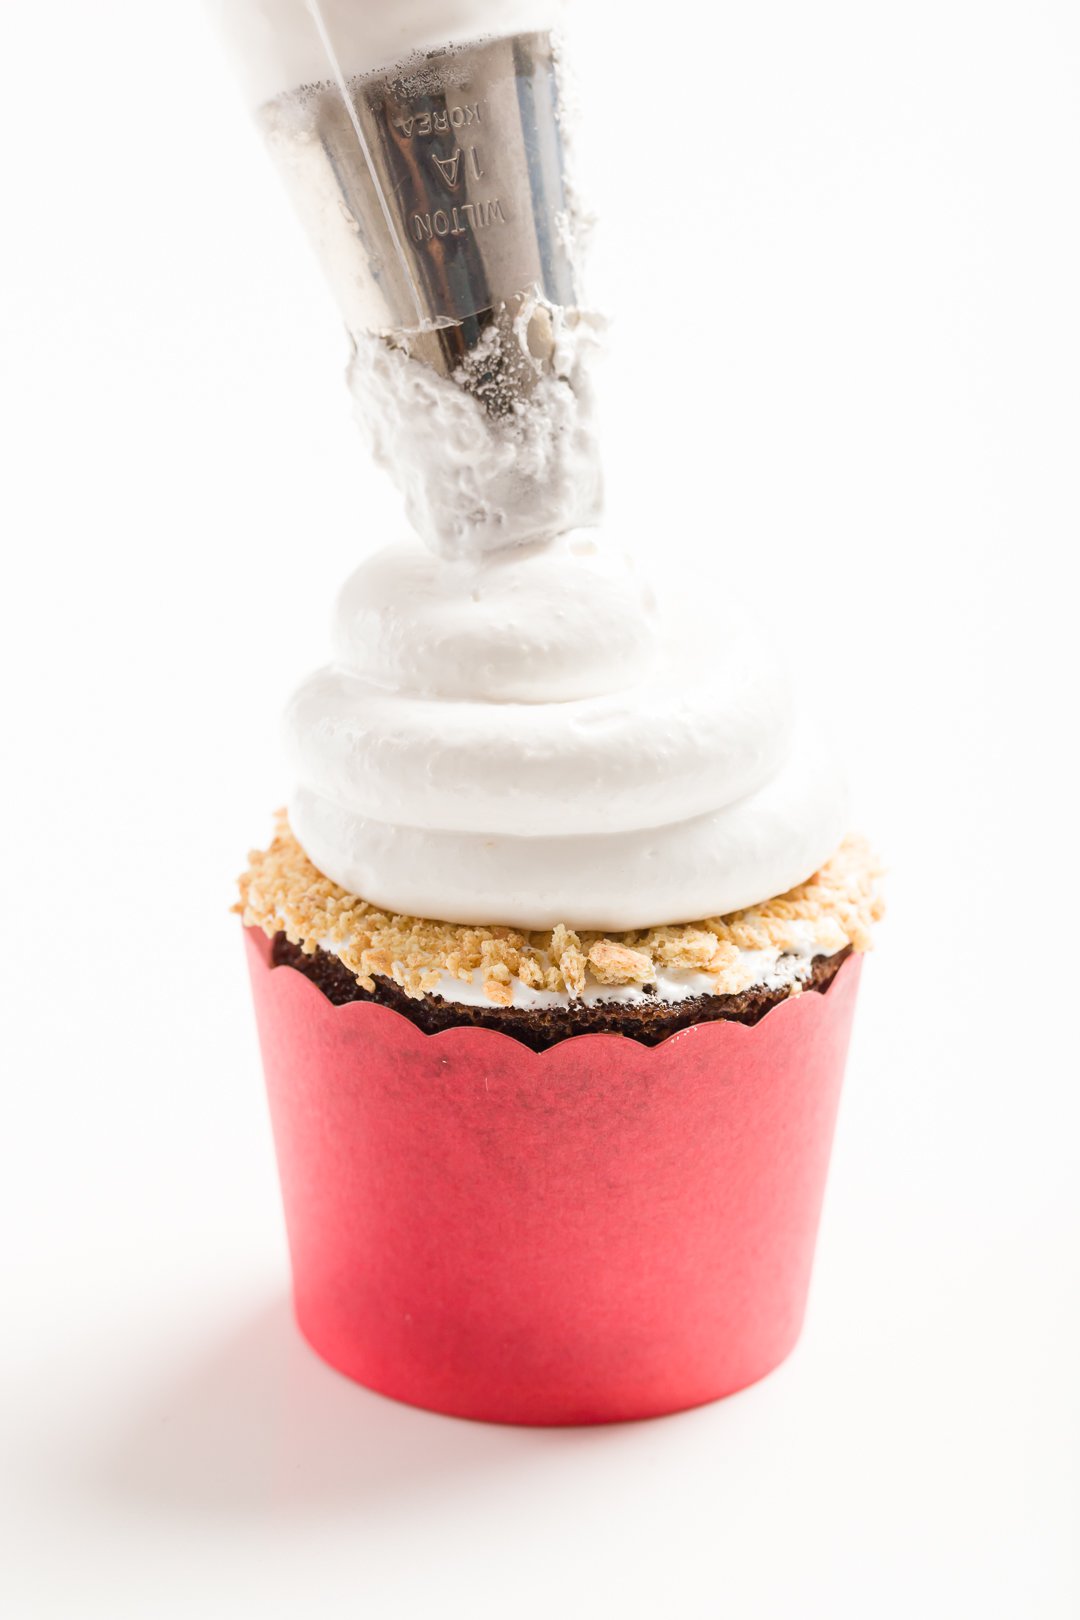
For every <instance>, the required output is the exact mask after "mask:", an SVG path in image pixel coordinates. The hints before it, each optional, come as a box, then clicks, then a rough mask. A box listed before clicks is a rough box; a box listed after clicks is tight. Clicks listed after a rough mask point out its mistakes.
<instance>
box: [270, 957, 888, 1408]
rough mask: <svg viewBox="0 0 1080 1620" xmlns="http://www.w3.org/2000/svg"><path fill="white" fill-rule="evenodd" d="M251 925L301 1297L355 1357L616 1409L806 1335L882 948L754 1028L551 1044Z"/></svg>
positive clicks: (303, 1322) (688, 1400) (427, 1402)
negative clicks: (870, 963) (814, 1266)
mask: <svg viewBox="0 0 1080 1620" xmlns="http://www.w3.org/2000/svg"><path fill="white" fill-rule="evenodd" d="M245 933H246V942H247V951H248V961H249V966H250V971H251V982H252V989H253V993H254V999H255V1011H256V1017H257V1022H258V1027H259V1037H260V1042H261V1045H262V1052H263V1061H264V1067H265V1071H266V1083H267V1090H268V1094H269V1101H270V1113H271V1118H272V1122H273V1130H274V1140H275V1144H276V1149H277V1157H278V1166H279V1170H280V1174H281V1184H282V1196H283V1200H284V1205H285V1219H286V1225H287V1228H288V1235H289V1247H290V1252H291V1256H292V1268H293V1285H294V1298H295V1308H296V1316H297V1321H298V1323H299V1325H300V1328H301V1330H302V1332H303V1333H304V1335H305V1337H306V1338H307V1339H308V1340H309V1342H310V1343H311V1345H312V1346H313V1347H314V1349H315V1350H316V1351H317V1352H318V1353H319V1355H320V1356H322V1357H323V1358H324V1359H325V1360H326V1361H328V1362H329V1363H330V1364H331V1365H332V1366H333V1367H335V1368H337V1369H338V1370H339V1371H340V1372H343V1373H345V1374H347V1375H348V1376H349V1377H350V1378H354V1379H356V1380H357V1381H358V1382H360V1383H362V1384H364V1385H366V1386H367V1387H369V1388H370V1389H373V1390H377V1391H379V1392H380V1393H382V1394H384V1395H390V1396H393V1397H394V1398H395V1399H397V1400H401V1401H407V1402H409V1403H411V1404H412V1405H415V1406H421V1407H427V1408H430V1409H432V1410H434V1411H438V1412H444V1413H448V1414H451V1415H454V1416H458V1417H468V1418H478V1419H484V1420H488V1421H492V1422H502V1423H531V1424H576V1423H607V1422H616V1421H620V1420H624V1419H630V1418H645V1417H655V1416H659V1415H661V1414H663V1413H668V1412H675V1411H679V1410H682V1409H684V1408H686V1407H691V1406H698V1405H701V1404H703V1403H704V1402H707V1401H712V1400H716V1399H718V1398H719V1397H721V1396H724V1395H728V1394H731V1393H733V1392H734V1391H735V1390H738V1389H742V1388H743V1387H744V1386H745V1385H747V1384H750V1383H753V1382H754V1381H755V1380H756V1379H759V1378H762V1377H763V1376H764V1375H765V1374H766V1373H768V1372H770V1371H771V1370H772V1369H773V1368H774V1367H775V1366H776V1365H777V1364H778V1363H779V1362H780V1361H782V1360H783V1359H784V1357H785V1356H786V1355H787V1354H788V1353H789V1351H790V1350H791V1349H792V1348H793V1346H794V1344H795V1342H796V1340H797V1338H798V1335H799V1331H800V1328H801V1326H802V1320H803V1313H804V1310H805V1305H806V1295H807V1289H808V1286H809V1280H810V1269H811V1263H812V1260H813V1251H814V1244H815V1239H816V1235H817V1226H818V1218H819V1214H820V1210H821V1201H822V1196H823V1193H824V1188H825V1178H826V1173H827V1170H828V1162H829V1153H830V1148H831V1143H832V1135H833V1127H834V1123H835V1119H836V1109H837V1103H838V1101H839V1095H840V1085H841V1079H842V1075H843V1067H844V1059H845V1056H846V1053H847V1046H848V1038H849V1034H850V1029H851V1020H852V1013H853V1011H854V1004H855V997H856V991H857V987H858V981H859V972H860V966H861V958H860V957H858V956H852V957H850V958H849V959H848V960H847V961H846V962H845V963H844V964H843V966H842V967H841V969H840V971H839V972H838V974H837V975H836V977H835V979H834V980H833V981H832V983H831V985H830V986H829V988H828V990H827V991H826V992H825V993H824V994H822V993H818V992H807V993H806V994H803V995H801V996H797V997H793V998H791V999H789V1000H787V1001H784V1002H781V1003H780V1004H779V1005H778V1006H777V1007H775V1008H774V1009H773V1010H772V1011H771V1012H769V1013H767V1014H766V1016H765V1017H764V1018H763V1019H762V1020H761V1021H760V1022H759V1023H757V1024H754V1025H749V1026H748V1025H744V1024H738V1023H726V1022H713V1023H704V1024H697V1025H694V1026H692V1027H691V1028H689V1029H686V1030H682V1031H680V1032H679V1033H678V1034H676V1035H672V1036H671V1037H669V1039H667V1040H666V1041H664V1042H663V1043H662V1044H661V1045H659V1046H655V1047H646V1046H643V1045H641V1044H639V1043H638V1042H636V1041H633V1040H630V1039H628V1038H627V1037H625V1036H622V1035H606V1034H605V1035H580V1036H575V1037H573V1038H572V1039H570V1040H566V1041H563V1042H560V1043H559V1044H558V1045H556V1046H554V1047H552V1048H551V1049H550V1050H548V1051H546V1052H539V1053H538V1052H533V1051H531V1050H529V1049H528V1048H526V1047H524V1046H522V1045H521V1044H520V1042H518V1041H515V1040H513V1039H512V1038H511V1037H510V1036H507V1035H503V1034H500V1033H497V1032H495V1031H492V1030H485V1029H476V1028H471V1027H467V1028H461V1029H453V1030H446V1031H443V1032H442V1033H440V1034H437V1035H425V1034H423V1033H422V1032H421V1031H420V1030H418V1029H417V1028H416V1026H415V1025H413V1024H412V1023H410V1022H409V1020H408V1019H407V1018H405V1017H403V1016H402V1015H401V1014H400V1013H398V1012H395V1011H393V1010H392V1009H391V1008H388V1007H382V1006H378V1005H376V1004H374V1003H371V1002H359V1001H358V1002H350V1003H348V1004H347V1005H345V1006H341V1007H335V1006H333V1005H332V1004H331V1003H330V1002H329V1001H328V1000H327V999H326V997H325V996H324V995H323V994H322V992H321V990H319V989H318V988H317V987H316V986H315V985H313V984H312V983H311V982H310V981H309V980H308V979H306V978H305V977H304V976H303V975H302V974H300V973H298V972H296V971H295V970H294V969H292V968H289V967H273V966H272V965H271V961H270V941H269V940H268V939H267V938H266V937H265V936H264V935H263V934H262V933H260V932H259V931H258V930H257V929H250V928H249V929H246V930H245Z"/></svg>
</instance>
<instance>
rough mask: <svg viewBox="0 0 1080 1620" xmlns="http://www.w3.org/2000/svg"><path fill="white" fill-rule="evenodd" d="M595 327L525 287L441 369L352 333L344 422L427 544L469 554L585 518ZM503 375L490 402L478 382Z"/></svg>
mask: <svg viewBox="0 0 1080 1620" xmlns="http://www.w3.org/2000/svg"><path fill="white" fill-rule="evenodd" d="M602 330H603V322H602V320H601V318H600V317H599V316H596V315H590V314H587V313H586V312H584V311H581V310H573V311H567V310H563V309H561V308H558V307H557V306H554V305H550V304H548V303H546V302H545V301H544V300H542V299H541V298H540V297H539V296H538V295H536V294H532V295H530V296H529V297H528V298H527V299H526V301H525V303H524V304H523V306H522V308H521V310H520V311H519V312H518V313H517V315H516V316H515V318H514V319H513V320H512V321H509V322H507V323H502V322H495V323H493V324H492V325H491V326H489V327H488V329H487V331H486V333H485V335H484V337H483V339H482V340H481V342H480V344H479V345H478V346H477V347H476V348H475V349H474V350H473V351H472V352H471V353H470V355H469V358H468V361H467V362H466V363H465V364H463V365H462V366H461V367H460V368H459V369H458V371H457V373H456V374H455V375H454V376H453V377H452V378H446V377H442V376H440V375H439V373H438V372H437V371H436V370H434V369H433V367H431V366H428V365H425V364H424V363H423V362H422V361H421V360H419V359H417V358H416V357H414V356H413V355H411V354H410V353H409V352H407V350H406V349H405V348H404V347H402V346H401V343H400V342H398V341H395V342H388V341H387V340H386V339H385V338H383V337H381V336H375V335H368V334H364V333H362V332H358V333H355V334H354V340H353V341H354V348H353V356H352V360H351V362H350V365H349V371H348V381H349V388H350V392H351V394H352V398H353V408H354V413H355V416H356V420H357V422H358V424H359V426H360V428H361V431H362V432H363V433H364V434H365V436H366V438H367V440H368V442H369V444H370V446H371V449H372V453H373V455H374V459H375V461H376V462H377V463H378V465H379V466H380V467H382V468H383V469H384V470H385V471H386V472H388V473H389V475H390V477H391V478H392V479H393V481H394V483H395V484H396V485H397V488H398V489H399V491H400V492H401V495H402V497H403V498H404V502H405V511H406V515H407V516H408V518H409V521H410V523H411V524H412V526H413V528H414V529H415V530H416V532H417V534H419V535H420V536H421V537H422V539H423V540H424V541H425V542H426V543H427V544H428V545H429V546H431V547H432V549H433V550H435V551H437V552H439V553H440V554H441V555H443V556H445V557H450V558H457V557H463V556H466V555H472V556H475V555H477V554H479V553H483V552H488V551H493V550H498V549H501V548H502V547H505V546H512V545H520V544H522V543H526V542H529V541H532V540H537V539H544V538H546V537H547V536H549V535H552V534H560V533H562V532H564V531H565V530H567V529H571V528H576V527H579V526H581V525H588V524H590V523H595V522H596V521H597V519H598V516H599V512H600V502H601V475H600V458H599V454H598V451H597V445H596V428H595V410H594V396H593V387H592V381H591V375H590V371H591V363H592V360H593V358H594V355H595V352H596V350H597V349H598V347H599V343H600V339H601V333H602ZM404 341H405V339H404V338H402V339H401V342H404ZM541 344H542V351H541V352H542V353H543V356H544V358H543V360H542V361H541V359H539V358H538V357H537V354H536V353H534V350H538V349H541ZM508 380H510V381H511V382H512V383H513V384H514V386H513V389H512V392H511V390H509V389H507V393H508V396H509V397H508V398H507V400H506V402H505V408H502V402H501V401H499V400H496V399H492V398H490V397H489V391H490V389H491V388H493V387H503V388H504V389H505V388H506V387H507V381H508ZM523 383H524V386H522V384H523Z"/></svg>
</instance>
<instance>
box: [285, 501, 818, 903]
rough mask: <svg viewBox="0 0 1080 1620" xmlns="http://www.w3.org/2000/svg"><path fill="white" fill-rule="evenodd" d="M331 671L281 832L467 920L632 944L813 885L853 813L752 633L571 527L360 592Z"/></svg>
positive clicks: (305, 720)
mask: <svg viewBox="0 0 1080 1620" xmlns="http://www.w3.org/2000/svg"><path fill="white" fill-rule="evenodd" d="M333 645H334V661H333V663H332V664H331V665H330V666H329V667H328V668H326V669H324V670H320V671H318V672H317V673H316V674H315V675H313V676H312V677H311V678H310V679H309V680H308V681H306V682H305V683H304V684H303V686H301V688H300V689H299V691H298V692H297V693H296V695H295V696H294V698H293V700H292V702H291V704H290V705H289V709H288V712H287V716H286V739H287V746H288V750H289V755H290V759H291V764H292V767H293V771H294V774H295V778H296V780H297V782H298V784H299V785H298V788H297V791H296V793H295V795H294V798H293V801H292V804H291V807H290V816H291V821H292V825H293V827H294V830H295V832H296V835H297V837H298V838H299V840H300V842H301V844H302V845H303V847H304V849H305V850H306V852H307V854H308V855H309V857H310V858H311V860H312V861H313V862H314V863H315V865H316V866H318V867H319V868H320V870H322V871H323V872H324V873H325V874H326V875H327V876H328V877H330V878H331V879H333V881H334V882H336V883H338V884H340V885H341V887H343V888H345V889H348V890H350V891H351V892H353V893H355V894H360V895H362V896H363V897H364V898H365V899H367V900H370V901H373V902H374V903H376V904H377V905H380V906H385V907H387V908H388V909H392V910H394V911H399V912H410V913H412V914H415V915H419V916H429V917H438V918H444V919H447V920H449V921H454V922H461V923H505V924H507V925H509V926H515V927H524V928H546V927H551V926H553V925H554V924H556V923H559V922H563V923H566V924H567V925H568V926H571V927H582V928H608V929H631V928H638V927H648V926H651V925H655V924H658V923H667V922H679V921H685V920H688V919H690V918H694V917H701V916H708V915H717V916H719V915H723V914H725V913H728V912H731V911H734V910H738V909H740V908H742V907H745V906H749V905H753V904H755V903H757V902H759V901H761V900H764V899H767V898H768V897H769V896H771V895H775V894H778V893H782V892H784V891H785V890H787V889H788V888H790V887H792V886H793V885H794V884H796V883H799V882H801V881H803V880H804V879H806V878H807V877H809V876H810V874H811V873H812V872H813V871H815V870H816V869H817V867H818V866H820V865H821V864H822V863H823V862H824V861H825V860H826V859H827V858H828V856H829V855H830V854H831V853H832V851H833V850H834V849H835V848H836V846H837V845H838V844H839V842H840V840H841V838H842V836H843V834H844V832H845V830H846V826H845V809H846V806H845V795H844V792H843V789H842V785H841V782H840V779H839V776H838V773H837V771H836V769H835V766H834V764H833V762H832V758H831V755H830V753H829V751H828V750H827V749H826V748H825V747H824V745H823V743H822V741H821V739H820V737H818V736H816V735H814V734H812V733H811V731H810V730H809V728H808V727H807V726H806V725H799V724H796V714H795V705H794V702H793V697H792V692H791V689H790V685H789V682H788V680H787V678H786V676H785V674H784V672H783V670H782V669H781V668H780V666H779V664H778V661H777V660H776V658H775V657H774V656H773V653H772V649H771V648H767V649H763V644H762V643H761V641H760V640H758V639H757V638H756V637H755V636H754V635H753V632H752V629H751V627H750V626H749V625H748V623H747V621H746V618H745V615H743V614H742V613H741V612H740V611H738V610H737V609H735V608H734V607H731V606H729V607H725V606H724V605H723V604H720V605H719V606H718V604H717V603H716V602H715V601H714V600H709V601H707V602H706V603H704V604H700V605H699V606H697V607H695V606H694V603H693V600H692V599H691V601H690V603H688V604H687V603H683V604H680V605H679V606H678V607H672V606H671V605H669V604H664V605H663V606H661V605H660V604H658V602H657V600H656V597H655V596H654V593H653V591H652V590H651V589H650V588H649V586H648V584H647V583H646V582H645V581H644V580H643V579H642V578H641V577H640V575H639V574H638V572H637V570H636V568H635V567H634V565H633V563H632V562H631V561H630V560H629V559H628V558H627V557H626V556H625V555H624V554H623V553H622V552H620V551H618V550H617V549H615V548H614V547H612V546H611V545H610V544H608V543H607V542H605V541H604V540H602V539H601V538H599V537H598V535H597V532H596V531H575V532H572V533H571V534H569V535H563V536H561V537H560V538H559V539H557V540H555V541H552V542H549V543H547V544H545V545H534V546H529V547H525V548H517V549H507V550H504V551H499V552H495V553H492V554H490V555H487V556H478V557H474V558H470V559H461V560H457V561H453V562H450V561H447V560H446V559H443V558H440V557H437V556H436V555H434V554H433V553H431V552H428V551H426V550H425V549H424V548H423V547H422V546H420V545H419V544H418V543H416V542H402V543H400V544H397V545H393V546H390V547H388V548H386V549H385V550H384V551H381V552H379V553H377V554H376V555H375V556H374V557H372V558H370V559H369V560H368V561H367V562H366V563H364V564H363V565H362V566H361V567H360V568H359V569H358V570H357V571H356V573H355V574H354V575H353V576H352V577H351V579H350V580H349V581H348V582H347V583H346V585H345V587H344V589H343V590H342V592H341V595H340V597H339V601H338V605H337V610H336V614H335V621H334V643H333Z"/></svg>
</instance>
